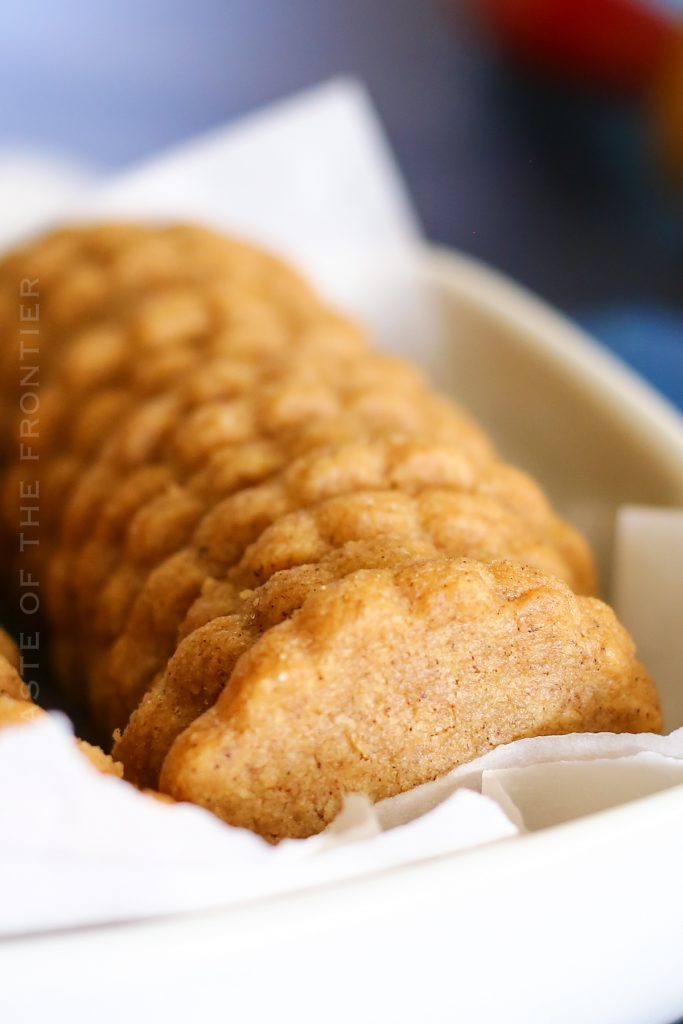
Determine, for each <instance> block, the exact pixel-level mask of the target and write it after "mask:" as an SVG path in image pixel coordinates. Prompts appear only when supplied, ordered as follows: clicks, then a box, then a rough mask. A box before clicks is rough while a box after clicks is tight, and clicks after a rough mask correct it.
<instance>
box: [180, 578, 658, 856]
mask: <svg viewBox="0 0 683 1024" xmlns="http://www.w3.org/2000/svg"><path fill="white" fill-rule="evenodd" d="M660 727H661V717H660V712H659V704H658V700H657V695H656V692H655V689H654V686H653V684H652V682H651V680H650V679H649V677H648V676H647V673H646V672H645V671H644V670H643V668H642V667H641V666H640V665H639V664H638V662H637V661H636V659H635V655H634V649H633V643H632V642H631V640H630V638H629V637H628V635H627V634H626V632H625V631H624V630H623V629H622V628H621V626H619V625H618V623H617V622H616V619H615V618H614V615H613V613H612V612H611V611H610V610H609V609H608V608H607V607H606V606H605V605H604V604H602V603H601V602H600V601H597V600H595V599H593V598H580V597H575V596H574V595H573V594H572V593H571V591H570V590H569V588H568V587H566V586H565V585H564V584H563V583H561V582H560V581H558V580H554V579H552V578H550V577H547V576H544V575H543V574H542V573H539V572H537V571H535V570H532V569H528V568H525V567H521V566H516V565H512V564H510V563H503V562H501V563H494V564H492V565H488V566H487V565H483V564H482V563H480V562H476V561H475V562H473V561H470V560H450V559H435V560H432V561H427V562H422V563H413V564H411V565H408V566H405V567H399V568H398V569H395V570H392V569H381V570H362V571H359V572H356V573H352V574H351V575H349V576H347V577H346V578H345V579H343V580H341V581H339V582H336V583H335V582H333V583H330V584H329V585H328V586H327V587H326V588H325V589H321V590H318V591H317V592H314V593H312V594H311V596H310V597H308V598H307V599H306V600H305V601H304V603H303V606H302V607H301V609H300V610H299V611H297V612H295V614H294V615H293V616H292V617H291V618H289V619H287V620H286V621H284V622H282V623H280V624H279V625H277V626H274V627H273V628H271V629H269V630H267V631H266V632H265V633H264V635H263V636H261V638H260V639H259V640H258V641H257V642H256V643H255V644H254V645H253V646H252V647H251V648H250V649H248V651H247V652H246V653H245V654H244V655H243V656H242V657H241V658H240V659H239V661H238V662H237V665H236V667H235V668H234V670H233V671H232V672H231V674H230V677H229V680H227V681H226V685H225V687H224V689H223V691H222V694H221V696H220V698H219V700H218V702H217V703H216V704H215V705H214V707H213V708H211V709H210V710H209V711H207V712H206V713H205V714H204V715H203V716H202V717H201V718H199V719H198V720H197V721H196V722H195V723H194V724H193V725H192V726H190V727H189V728H188V729H187V730H186V731H185V732H184V733H182V734H181V735H180V737H179V738H178V739H177V740H176V742H175V744H174V745H173V747H172V748H171V751H170V753H169V754H168V756H167V758H166V760H165V763H164V767H163V770H162V773H161V788H162V790H163V791H165V792H168V793H170V794H171V795H172V796H174V797H175V798H176V799H180V800H191V801H193V802H195V803H199V804H201V805H202V806H204V807H207V808H209V809H210V810H212V811H213V812H214V813H216V814H218V815H219V816H220V817H222V818H223V819H224V820H225V821H229V822H231V823H233V824H235V825H239V826H242V827H245V828H250V829H253V830H254V831H257V832H260V833H261V834H262V835H264V836H267V837H268V838H269V839H281V838H283V837H285V836H307V835H311V834H312V833H315V832H318V831H320V830H321V829H322V828H324V826H325V825H326V824H327V823H328V822H330V821H331V820H332V818H333V817H334V816H335V814H336V813H337V812H338V810H339V808H340V806H341V800H342V797H343V795H344V793H348V792H361V793H366V794H368V796H369V797H370V799H372V800H380V799H383V798H385V797H388V796H392V795H394V794H396V793H400V792H403V791H404V790H406V789H409V788H411V787H412V786H415V785H419V784H420V783H423V782H426V781H428V780H429V779H434V778H436V777H438V776H439V775H443V774H444V773H446V772H447V771H449V770H451V769H452V768H454V767H456V766H457V765H458V764H461V763H463V762H464V761H468V760H471V759H472V758H474V757H477V756H478V755H480V754H483V753H485V752H486V751H487V750H490V749H491V748H492V747H494V746H496V745H498V744H500V743H506V742H510V741H512V740H516V739H519V738H521V737H524V736H539V735H550V734H558V733H570V732H575V731H595V732H600V731H615V732H620V731H631V732H642V731H650V730H658V729H659V728H660Z"/></svg>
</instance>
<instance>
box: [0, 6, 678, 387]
mask: <svg viewBox="0 0 683 1024" xmlns="http://www.w3.org/2000/svg"><path fill="white" fill-rule="evenodd" d="M620 2H622V3H623V0H620ZM485 6H486V5H485ZM489 6H491V5H489ZM493 6H495V5H493ZM660 6H661V4H660ZM668 6H669V7H672V6H673V7H676V6H677V5H676V4H675V3H674V4H673V5H672V4H671V3H669V5H668ZM476 7H477V5H476V4H474V3H473V4H470V5H467V4H465V3H455V2H451V3H448V2H447V0H391V2H387V0H344V2H343V3H342V2H339V0H118V2H117V3H116V4H107V5H105V4H93V3H90V2H86V0H60V3H54V2H52V0H42V2H41V0H5V2H4V4H3V5H2V7H0V95H1V96H2V105H1V107H0V162H1V161H2V158H3V153H4V155H5V156H7V153H8V152H10V151H11V152H13V151H16V150H17V149H22V150H26V149H29V150H32V151H34V152H36V153H39V154H43V153H46V152H48V153H50V154H53V155H54V154H58V155H61V156H64V157H67V158H70V159H76V160H78V161H83V162H85V164H86V165H87V166H88V167H89V168H90V169H91V170H92V171H93V172H96V173H101V172H105V171H109V170H112V169H115V168H120V167H123V166H125V165H126V164H128V163H130V162H132V161H135V160H137V159H139V158H140V157H143V156H146V155H149V154H151V153H154V152H156V151H158V150H159V149H161V148H163V147H165V146H168V145H169V144H171V143H174V142H177V141H179V140H182V139H185V138H187V137H188V136H191V135H193V134H196V133H198V132H201V131H202V130H204V129H206V128H209V127H211V126H213V125H215V124H217V123H219V122H223V121H226V120H230V119H231V118H236V117H238V116H240V115H243V114H244V113H246V112H248V111H250V110H252V109H253V108H255V107H258V106H260V105H262V104H265V103H268V102H269V101H271V100H274V99H276V98H278V97H281V96H282V95H285V94H287V93H290V92H292V91H296V90H298V89H301V88H302V87H305V86H308V85H311V84H314V83H316V82H319V81H321V80H323V79H325V78H327V77H329V76H331V75H334V74H337V73H340V72H343V73H348V72H351V73H353V74H356V75H358V76H360V77H361V78H362V79H363V80H364V81H365V82H366V84H367V86H368V87H369V90H370V93H371V95H372V97H373V99H374V101H375V103H376V105H377V107H378V108H379V111H380V114H381V117H382V119H383V121H384V123H385V126H386V129H387V132H388V135H389V138H390V140H391V142H392V144H393V147H394V150H395V153H396V155H397V158H398V161H399V163H400V165H401V168H402V170H403V173H404V175H405V177H406V179H407V181H408V184H409V187H410V191H411V193H412V196H413V199H414V201H415V204H416V206H417V209H418V211H419V214H420V216H421V218H422V221H423V224H424V226H425V230H426V232H427V234H428V235H429V237H431V238H432V239H434V240H436V241H439V242H442V243H446V244H447V245H452V246H456V247H458V248H461V249H464V250H466V251H467V252H470V253H473V254H475V255H477V256H479V257H481V258H483V259H485V260H486V261H488V262H490V263H491V264H493V265H495V266H496V267H498V268H501V269H502V270H504V271H506V272H507V273H509V274H511V275H512V276H513V277H514V278H516V279H517V280H519V281H522V282H523V283H524V284H526V285H528V286H529V287H530V288H532V289H533V290H534V291H536V292H538V293H540V294H541V295H542V296H544V297H545V298H547V299H549V300H550V301H552V302H554V303H555V304H557V305H559V306H560V307H561V308H562V309H564V310H565V311H567V312H569V313H570V314H571V315H572V316H574V317H575V318H577V319H578V320H580V321H582V322H583V323H584V324H585V325H586V326H588V327H589V329H591V330H593V331H594V333H596V334H597V335H598V336H599V337H600V338H601V339H602V340H604V341H605V343H607V344H608V345H610V346H611V347H612V348H613V349H615V350H616V351H618V352H619V353H620V354H621V355H622V356H623V357H624V358H625V359H627V360H629V361H630V362H631V363H632V364H633V365H635V366H636V367H638V368H639V369H640V370H641V371H642V372H643V373H644V374H645V375H647V376H648V377H649V378H650V379H651V380H653V381H654V382H655V383H656V384H657V385H658V386H659V387H660V388H661V389H662V390H663V391H664V392H665V393H667V394H668V395H669V397H670V398H672V399H673V400H674V401H676V402H678V403H679V404H681V405H683V210H682V207H681V198H680V197H681V195H682V194H683V188H679V189H678V190H677V188H676V185H675V183H673V182H672V183H670V184H669V183H666V184H665V179H664V177H663V176H662V173H661V168H660V167H659V166H658V161H657V159H656V155H655V153H654V152H653V149H652V146H651V145H650V143H649V142H648V137H649V136H648V131H649V127H648V118H647V116H646V110H645V105H644V101H643V97H642V95H640V94H636V93H634V92H633V91H629V90H626V91H624V90H616V91H613V90H610V89H609V88H607V89H604V88H599V87H597V86H596V85H595V83H589V82H581V81H578V82H577V81H576V80H573V79H572V76H569V77H566V76H562V75H557V76H553V75H552V74H550V75H548V73H547V69H546V70H545V71H543V70H539V69H538V68H535V67H533V66H530V64H529V62H528V61H527V62H525V61H523V60H519V59H516V58H515V57H511V56H510V49H509V47H506V45H505V43H506V40H505V37H504V33H503V34H502V35H501V33H500V32H498V33H496V32H491V31H490V30H489V31H487V30H486V27H485V26H483V25H482V24H481V18H477V17H475V16H474V12H473V8H476ZM678 7H679V8H680V4H679V5H678ZM674 14H675V11H674ZM551 63H552V62H551ZM531 65H533V61H532V62H531ZM681 88H682V89H683V83H682V84H681ZM681 99H682V100H683V95H682V96H681Z"/></svg>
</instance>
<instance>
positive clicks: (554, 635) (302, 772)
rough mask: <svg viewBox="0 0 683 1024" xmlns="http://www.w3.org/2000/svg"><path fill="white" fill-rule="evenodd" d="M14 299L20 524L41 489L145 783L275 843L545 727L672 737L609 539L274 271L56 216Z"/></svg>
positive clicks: (28, 260) (68, 605)
mask: <svg viewBox="0 0 683 1024" xmlns="http://www.w3.org/2000/svg"><path fill="white" fill-rule="evenodd" d="M26 282H29V284H26ZM22 289H23V290H24V292H28V291H29V289H30V290H32V291H35V292H36V293H37V297H36V298H35V299H34V297H33V296H30V297H29V296H28V295H26V296H25V298H26V302H25V303H24V305H28V304H30V302H32V301H35V302H36V303H39V308H40V314H39V319H36V320H35V321H32V320H30V319H24V318H23V317H22V312H21V307H22V303H21V300H20V296H21V293H22ZM0 316H1V317H2V322H1V325H0V329H1V330H2V333H3V346H2V350H1V352H0V360H1V363H0V371H1V373H2V377H1V385H2V390H3V392H4V404H3V417H4V419H3V442H2V446H1V448H0V450H1V451H2V452H3V460H4V465H5V473H6V479H5V485H4V502H3V508H4V520H5V535H6V537H12V536H14V537H16V533H17V529H18V525H17V524H19V523H21V522H22V521H23V520H22V510H21V506H22V495H26V494H35V493H38V492H39V494H40V502H39V504H40V537H39V540H40V543H39V544H35V545H31V544H29V545H24V550H23V551H22V552H21V553H20V556H19V557H20V558H21V559H23V560H24V562H25V566H27V567H30V571H31V572H34V573H35V574H36V576H37V577H38V576H39V578H40V581H41V586H43V587H44V591H45V594H46V608H47V617H48V621H49V625H50V627H51V632H52V638H53V639H52V647H53V650H54V658H55V661H56V664H57V667H58V670H59V673H60V675H61V676H62V678H63V679H64V684H65V686H67V687H70V688H71V690H72V692H73V693H75V694H76V695H78V696H79V698H80V699H81V700H82V701H83V702H84V703H85V704H87V706H88V707H89V709H90V713H91V715H92V718H93V720H94V722H95V723H96V724H97V726H98V728H99V729H100V731H101V732H102V733H106V734H108V735H111V734H112V733H113V732H114V733H115V735H116V738H117V742H116V747H115V754H116V756H117V757H118V758H119V759H120V760H122V761H123V763H124V765H125V769H126V774H127V776H128V777H129V778H131V779H132V780H133V781H135V782H136V783H138V784H141V785H145V786H152V787H156V786H158V785H161V788H162V790H164V791H166V792H168V793H170V794H172V795H173V796H175V797H177V798H179V799H190V800H193V801H195V802H197V803H200V804H203V805H204V806H206V807H209V808H210V809H212V810H214V811H215V812H216V813H218V814H219V815H220V816H222V817H223V818H225V819H226V820H227V821H230V822H233V823H235V824H239V825H244V826H246V827H249V828H253V829H255V830H256V831H258V832H260V833H262V834H263V835H265V836H267V837H268V838H271V839H278V838H281V837H283V836H302V835H309V834H311V833H313V832H316V831H319V830H320V829H321V828H323V827H324V825H325V824H326V823H327V822H328V821H329V820H331V818H332V817H333V816H334V814H335V813H336V812H337V810H338V809H339V805H340V801H341V798H342V795H343V793H344V792H348V791H352V790H356V791H362V792H366V793H368V794H369V795H370V796H371V797H372V798H373V799H380V798H382V797H385V796H389V795H392V794H394V793H397V792H400V791H402V790H404V789H406V788H408V787H410V786H413V785H416V784H418V783H420V782H423V781H426V780H427V779H430V778H433V777H435V776H436V775H439V774H442V773H443V772H445V771H447V770H449V769H450V768H452V767H454V766H455V765H457V764H459V763H461V762H462V761H464V760H467V759H469V758H472V757H475V756H477V755H478V754H480V753H482V752H484V751H485V750H487V749H490V748H491V747H492V746H494V745H496V744H498V743H501V742H506V741H509V740H512V739H516V738H518V737H520V736H526V735H538V734H543V733H546V734H547V733H553V732H568V731H577V730H595V729H611V730H622V729H630V730H641V729H652V728H657V727H658V724H659V710H658V704H657V697H656V694H655V691H654V688H653V686H652V684H651V682H650V680H649V679H648V678H647V676H646V674H645V673H644V672H643V670H642V669H641V668H640V666H639V665H638V664H637V662H636V661H635V657H634V652H633V646H632V644H631V642H630V640H629V638H628V637H627V635H626V634H625V633H624V631H623V630H622V629H621V627H620V626H619V625H618V624H617V622H616V620H615V619H614V616H613V615H612V613H611V612H610V611H609V609H607V608H606V607H605V606H604V605H602V604H601V603H600V602H598V601H596V600H595V599H594V598H591V597H585V596H580V595H586V594H590V593H591V592H592V590H593V587H594V574H593V568H592V562H591V558H590V554H589V552H588V549H587V547H586V544H585V542H584V541H583V539H582V538H581V537H580V536H579V535H578V534H577V533H576V532H575V531H573V530H572V529H571V528H570V527H569V526H567V525H566V524H564V523H562V522H561V521H560V520H559V519H558V518H557V517H556V516H555V515H554V513H553V512H552V510H551V509H550V507H549V505H548V503H547V501H546V499H545V498H544V496H543V495H542V493H541V492H540V491H539V489H538V488H537V487H536V486H535V484H533V483H532V481H530V480H529V479H528V478H527V477H526V476H524V475H523V474H522V473H520V472H518V471H516V470H514V469H512V468H511V467H509V466H506V465H505V464H503V463H502V462H501V461H500V460H499V459H498V458H497V457H496V454H495V452H494V451H493V448H492V446H491V445H490V443H489V442H488V440H487V439H486V438H485V437H484V435H483V434H482V433H481V432H480V431H479V430H478V428H477V427H476V426H474V425H473V424H472V423H471V422H470V421H469V420H468V419H467V417H466V416H465V415H464V414H463V413H462V412H460V411H459V410H458V409H457V408H455V407H454V406H453V405H452V404H451V403H449V402H447V401H446V400H445V399H443V398H440V397H438V396H436V395H435V394H433V393H432V392H431V391H430V390H429V388H428V386H427V384H426V383H425V381H424V380H423V379H422V377H421V376H420V374H418V373H417V371H415V370H414V369H412V368H411V367H409V366H407V365H406V364H404V363H402V362H400V361H398V360H396V359H392V358H389V357H387V356H382V355H379V354H378V353H375V352H373V351H372V350H371V349H370V348H369V347H368V345H367V342H366V341H365V339H364V338H363V336H362V335H361V334H360V333H359V331H358V330H357V328H355V327H354V326H353V325H351V324H349V323H348V322H347V321H345V320H344V319H342V318H341V317H339V316H338V315H336V314H335V313H333V312H332V311H330V310H329V309H328V308H327V307H326V306H325V305H324V304H323V303H322V302H321V301H320V300H319V298H318V297H317V296H315V295H314V294H313V293H312V292H311V290H310V288H309V287H308V286H307V285H306V284H305V283H304V282H302V281H301V280H300V279H299V278H298V277H297V276H296V275H295V274H294V273H293V272H292V271H291V270H289V269H288V268H287V267H285V266H283V265H282V264H280V263H279V262H278V261H277V260H275V259H273V258H272V257H270V256H268V255H266V254H264V253H262V252H260V251H257V250H255V249H252V248H250V247H248V246H246V245H242V244H238V243H234V242H230V241H227V240H225V239H223V238H221V237H219V236H216V235H214V234H212V233H211V232H209V231H206V230H203V229H199V228H192V227H142V226H137V225H105V226H99V227H88V228H82V229H72V230H65V231H59V232H56V233H53V234H52V235H49V236H47V237H46V238H44V239H42V240H40V241H38V242H37V243H35V244H33V245H30V246H27V247H25V248H24V249H22V250H20V251H17V252H16V253H14V254H12V255H11V256H9V257H8V258H7V259H6V260H5V262H4V263H3V265H2V266H1V267H0ZM29 323H31V324H33V325H34V326H36V325H37V326H38V328H39V332H38V334H36V335H35V337H36V338H37V339H38V341H39V344H38V345H37V346H36V348H37V349H38V353H37V354H36V355H35V356H34V357H33V358H34V360H35V365H37V366H38V367H39V374H40V412H39V416H38V417H37V419H38V421H39V422H38V424H37V425H36V426H35V429H34V431H33V432H34V433H35V434H36V435H37V436H36V437H32V438H27V437H26V436H25V434H26V423H25V421H26V419H27V415H26V412H25V410H23V409H22V408H21V404H20V402H21V386H22V385H21V381H22V379H26V376H27V375H26V373H23V375H22V372H21V371H22V367H24V368H26V365H27V353H26V351H25V349H26V348H27V346H26V345H25V344H24V346H23V349H24V351H22V345H21V343H22V339H25V338H28V337H33V336H32V335H28V334H24V333H22V332H23V331H24V330H25V329H26V325H27V324H29ZM17 389H19V390H17ZM22 444H23V445H27V444H29V445H30V446H31V451H32V452H34V453H35V454H36V456H37V458H36V459H34V460H29V459H26V458H24V457H22V456H25V455H26V448H25V447H24V448H23V449H22V447H21V446H22ZM14 543H15V546H16V541H15V542H14Z"/></svg>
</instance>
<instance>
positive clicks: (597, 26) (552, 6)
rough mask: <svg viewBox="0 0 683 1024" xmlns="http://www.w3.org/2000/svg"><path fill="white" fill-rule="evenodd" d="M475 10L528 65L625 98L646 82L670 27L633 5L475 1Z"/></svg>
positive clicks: (583, 0) (631, 1)
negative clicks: (613, 90) (624, 95)
mask: <svg viewBox="0 0 683 1024" xmlns="http://www.w3.org/2000/svg"><path fill="white" fill-rule="evenodd" d="M475 7H476V8H477V9H478V10H480V11H481V12H482V14H483V16H484V18H485V20H486V21H487V22H488V24H489V25H490V27H491V28H492V30H493V31H494V32H495V34H496V36H497V37H498V39H499V40H500V41H501V42H502V43H503V45H504V46H505V47H506V49H508V50H509V51H510V52H511V53H513V54H514V55H515V56H517V57H519V58H521V59H522V60H524V61H525V62H526V63H527V64H532V65H534V66H536V67H538V68H541V69H543V70H547V71H552V72H553V73H555V74H564V75H569V76H571V77H573V78H575V79H576V78H578V79H581V80H583V81H585V82H588V83H589V84H597V85H602V86H607V87H609V88H613V89H618V90H621V91H629V92H632V91H637V90H639V89H641V88H643V87H644V86H645V85H646V84H647V83H648V82H649V81H650V80H651V78H652V76H653V74H654V73H655V71H656V69H657V67H658V65H659V62H660V60H661V58H662V54H663V52H664V50H665V48H666V45H667V41H668V38H669V36H670V34H671V32H672V31H673V27H674V26H673V23H672V22H671V21H670V20H669V19H667V18H666V17H665V16H664V15H663V14H662V13H659V12H657V11H655V10H653V8H652V7H651V6H648V5H647V4H645V3H638V2H636V0H479V3H476V0H475Z"/></svg>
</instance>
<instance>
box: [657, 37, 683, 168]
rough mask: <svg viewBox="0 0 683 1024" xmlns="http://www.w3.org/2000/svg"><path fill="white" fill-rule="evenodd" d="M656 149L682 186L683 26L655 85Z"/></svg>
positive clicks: (668, 49) (673, 38)
mask: <svg viewBox="0 0 683 1024" xmlns="http://www.w3.org/2000/svg"><path fill="white" fill-rule="evenodd" d="M651 97H652V102H651V117H650V121H651V124H652V128H653V133H654V140H655V148H656V151H657V154H658V156H659V157H660V160H661V162H662V164H663V165H664V167H665V169H666V170H667V171H668V172H669V174H670V175H671V176H672V177H673V178H674V179H675V180H676V181H677V182H678V183H679V184H681V185H683V27H681V28H679V29H678V31H677V32H676V33H675V34H674V35H673V37H672V38H671V40H670V43H669V46H668V47H667V49H666V53H665V54H664V57H663V59H662V61H661V64H660V67H659V70H658V73H657V76H656V78H655V80H654V82H653V87H652V93H651Z"/></svg>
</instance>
